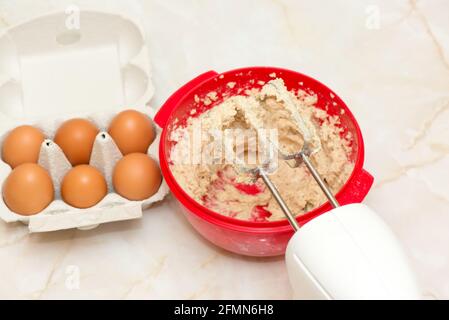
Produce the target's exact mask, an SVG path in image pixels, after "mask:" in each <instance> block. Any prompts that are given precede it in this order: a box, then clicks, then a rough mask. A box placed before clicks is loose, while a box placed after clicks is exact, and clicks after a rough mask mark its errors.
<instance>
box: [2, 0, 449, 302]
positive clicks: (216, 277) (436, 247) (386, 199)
mask: <svg viewBox="0 0 449 320" xmlns="http://www.w3.org/2000/svg"><path fill="white" fill-rule="evenodd" d="M69 3H76V4H78V5H79V6H80V7H81V8H87V7H91V6H93V5H94V6H103V7H106V8H108V9H110V10H120V11H122V12H123V11H125V12H126V11H128V12H132V13H136V14H138V15H139V16H140V18H141V19H142V21H143V22H144V25H145V29H146V32H147V33H148V35H149V37H150V54H151V57H152V64H153V70H154V78H153V80H154V83H155V86H156V95H155V97H154V99H153V101H152V105H154V106H157V105H160V104H161V103H162V102H163V101H164V100H165V99H166V98H167V97H168V95H169V94H170V93H171V92H173V91H174V90H175V89H176V88H178V87H179V86H180V85H182V84H183V83H184V82H186V81H188V80H189V79H191V78H192V77H194V76H195V75H197V74H199V73H201V72H203V71H206V70H208V69H215V70H217V71H224V70H227V69H231V68H235V67H240V66H248V65H274V66H281V67H286V68H290V69H294V70H298V71H301V72H304V73H306V74H310V75H311V76H314V77H316V78H318V79H320V80H321V81H323V82H324V83H326V84H328V85H329V86H330V87H331V88H333V89H334V90H335V91H336V92H337V93H339V95H340V96H341V97H342V98H343V99H344V100H345V101H346V102H347V104H348V105H349V107H350V108H351V110H352V111H353V113H354V114H355V116H356V117H357V119H358V121H359V123H360V125H361V127H362V130H363V133H364V138H365V142H366V166H365V167H366V168H367V169H368V170H369V171H370V172H371V173H372V174H373V175H374V176H375V178H376V182H375V186H374V187H373V189H372V190H371V192H370V193H369V195H368V197H367V198H366V201H365V202H366V203H367V204H368V205H370V206H372V207H373V208H374V209H376V210H377V211H378V212H379V213H380V214H381V215H382V217H383V218H384V219H385V220H386V222H387V223H388V224H389V225H390V226H391V228H392V229H393V230H394V231H395V233H396V234H397V236H398V237H399V239H400V240H401V242H402V243H403V245H404V247H405V249H406V251H407V253H408V254H409V256H410V259H411V261H412V265H413V267H414V270H415V271H416V273H417V275H418V278H419V280H420V282H421V285H422V291H423V295H424V296H425V297H427V298H437V299H448V298H449V250H448V245H449V170H448V167H449V156H448V153H449V19H448V12H449V1H446V0H421V1H391V0H384V1H376V0H363V1H360V0H352V1H350V0H339V1H334V0H328V1H324V0H322V1H312V0H308V1H307V0H296V1H295V0H290V1H289V0H277V1H274V0H273V1H269V0H258V1H206V0H197V1H184V0H177V1H173V0H169V1H165V0H159V1H143V0H142V1H130V0H128V1H119V0H116V1H75V0H74V1H70V2H69V1H56V0H54V1H32V0H20V1H18V0H0V28H6V27H8V26H9V25H12V24H15V23H17V22H19V21H22V20H24V19H26V18H28V17H31V16H33V15H36V14H41V13H45V12H48V11H53V10H56V9H64V8H65V7H66V6H67V5H68V4H69ZM377 18H378V19H377ZM78 278H79V279H78ZM77 280H79V282H77ZM78 284H79V285H78ZM290 297H291V289H290V287H289V284H288V280H287V275H286V270H285V265H284V262H283V259H282V258H272V259H255V258H245V257H241V256H237V255H233V254H229V253H226V252H224V251H222V250H219V249H217V248H216V247H214V246H212V245H210V244H209V243H207V242H206V241H204V240H203V239H202V238H201V237H200V236H198V235H197V234H196V233H195V232H194V231H193V229H192V228H191V227H190V226H189V224H188V223H187V222H186V220H185V219H184V218H183V216H182V215H181V213H180V212H179V211H178V209H177V207H176V204H175V203H174V201H173V199H167V200H166V201H164V203H162V204H159V205H157V206H155V207H153V208H152V209H151V210H150V211H148V212H146V214H145V215H144V217H143V219H141V220H137V221H128V222H119V223H112V224H108V225H102V226H100V227H99V228H97V229H94V230H91V231H79V230H68V231H62V232H54V233H48V234H31V235H30V234H28V231H27V228H26V226H24V225H21V224H12V225H6V224H5V223H3V222H0V298H42V299H46V298H144V299H152V298H218V299H220V298H268V299H271V298H273V299H277V298H290Z"/></svg>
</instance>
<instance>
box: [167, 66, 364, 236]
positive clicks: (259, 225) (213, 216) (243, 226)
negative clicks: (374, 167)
mask: <svg viewBox="0 0 449 320" xmlns="http://www.w3.org/2000/svg"><path fill="white" fill-rule="evenodd" d="M257 69H265V70H267V71H268V72H269V73H271V72H279V73H282V72H285V73H291V74H295V75H297V76H298V77H300V78H302V79H307V80H308V81H311V82H315V83H316V84H318V85H319V86H322V87H324V88H325V89H326V90H327V91H328V92H330V93H332V94H333V95H334V96H335V97H334V100H336V101H337V102H338V104H339V105H340V106H341V107H342V108H344V109H345V113H346V116H347V117H349V119H350V120H351V122H352V123H353V125H354V128H355V133H356V136H357V142H358V143H357V145H358V150H357V158H356V160H355V162H354V168H353V170H352V173H351V175H350V176H349V178H348V180H347V181H346V183H345V184H344V185H343V186H342V188H341V189H340V191H339V192H338V193H337V194H336V198H337V199H338V198H339V195H340V194H343V193H344V192H345V189H347V187H348V186H349V185H350V184H351V182H352V180H353V178H354V177H355V176H356V175H357V174H358V173H359V172H360V171H361V170H362V168H363V162H364V156H365V147H364V142H363V137H362V133H361V130H360V127H359V125H358V123H357V121H356V119H355V117H354V115H353V114H352V113H351V111H350V110H349V108H348V106H347V105H346V103H345V102H344V101H343V100H342V99H341V98H340V97H339V96H338V95H337V94H336V93H335V92H333V91H332V90H331V89H330V88H329V87H327V86H326V85H324V84H323V83H321V82H320V81H318V80H316V79H314V78H312V77H310V76H307V75H305V74H302V73H300V72H296V71H293V70H289V69H283V68H277V67H245V68H238V69H233V70H229V71H226V72H223V73H217V75H216V76H214V77H212V78H210V79H208V80H206V81H204V82H202V83H199V84H198V85H197V86H195V87H194V88H192V89H191V90H189V91H188V92H187V93H186V94H185V95H183V96H182V97H181V98H180V99H179V100H178V101H177V102H176V107H174V108H173V111H172V112H171V114H170V116H169V117H168V120H167V122H166V123H167V124H166V126H165V127H167V125H168V124H170V123H171V122H172V121H171V120H172V116H173V113H174V111H175V109H176V108H177V106H179V105H180V104H181V103H182V102H183V101H184V99H185V98H186V97H187V96H190V95H191V94H192V92H195V91H196V90H198V88H199V87H201V86H203V85H205V84H206V83H208V82H209V81H213V80H214V79H215V78H216V77H220V76H221V75H223V76H226V75H227V74H236V73H241V72H249V71H253V70H257ZM166 138H167V130H165V128H163V130H162V133H161V137H160V145H159V161H160V166H161V171H162V174H163V176H164V178H165V180H166V182H167V184H168V186H169V188H170V190H171V191H172V192H173V194H174V196H175V198H176V199H178V200H179V201H180V202H181V204H182V205H183V206H184V207H185V208H186V209H187V210H189V211H190V212H192V213H194V214H195V215H196V216H198V217H199V218H201V219H203V220H206V221H208V222H210V223H212V224H214V225H217V226H221V227H224V228H227V229H233V230H236V231H243V232H252V233H268V232H283V231H285V232H287V231H291V230H292V227H291V226H290V224H289V222H288V220H287V219H282V220H277V221H269V222H253V221H247V220H240V219H236V218H232V217H228V216H225V215H222V214H219V213H217V212H215V211H213V210H210V209H209V208H207V207H205V206H203V205H202V204H200V203H198V202H197V201H195V200H194V199H193V198H191V197H190V196H189V195H188V194H187V192H185V191H184V190H183V189H182V188H181V186H180V185H179V184H178V183H177V182H176V179H175V177H174V176H173V174H172V172H171V170H170V167H169V165H168V162H167V159H166V150H165V140H166ZM330 209H332V207H331V206H330V204H329V203H328V202H325V203H324V204H322V205H321V206H319V207H317V208H315V209H313V210H312V211H309V212H307V213H304V214H302V215H300V216H297V217H296V220H297V221H298V223H299V224H300V225H304V224H305V223H306V222H308V221H310V220H312V219H313V218H315V217H317V216H319V215H321V214H323V213H325V212H327V211H329V210H330Z"/></svg>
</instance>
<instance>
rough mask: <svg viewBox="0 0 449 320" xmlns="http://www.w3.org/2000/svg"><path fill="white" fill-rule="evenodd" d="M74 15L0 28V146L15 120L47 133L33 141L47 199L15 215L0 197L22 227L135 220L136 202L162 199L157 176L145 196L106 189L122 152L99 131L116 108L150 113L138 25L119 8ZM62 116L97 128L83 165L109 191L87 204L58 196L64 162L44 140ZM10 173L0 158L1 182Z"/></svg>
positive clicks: (3, 211) (4, 213) (0, 212)
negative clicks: (154, 188)
mask: <svg viewBox="0 0 449 320" xmlns="http://www.w3.org/2000/svg"><path fill="white" fill-rule="evenodd" d="M78 17H79V21H78V22H79V23H77V21H74V19H75V20H76V19H77V16H76V15H75V16H73V13H70V14H66V13H65V12H58V13H53V14H49V15H45V16H40V17H37V18H35V19H32V20H29V21H27V22H24V23H22V24H20V25H17V26H13V27H10V28H8V29H7V30H6V31H4V32H3V33H0V144H1V143H2V142H3V140H4V138H5V136H6V135H7V134H8V132H9V131H10V130H12V129H13V128H15V127H16V126H19V125H22V124H29V125H33V126H35V127H37V128H40V129H41V130H42V131H43V132H44V133H45V135H46V136H47V137H48V138H49V139H48V140H45V141H44V142H43V144H42V146H41V151H40V156H39V163H40V164H41V165H42V166H43V167H45V168H46V169H47V170H48V171H49V173H50V175H51V177H52V180H53V183H54V186H55V200H54V201H53V202H52V203H51V204H50V205H49V206H48V207H47V208H46V209H44V210H43V211H42V212H40V213H38V214H36V215H33V216H22V215H18V214H16V213H14V212H12V211H11V210H9V208H8V207H7V206H6V205H5V203H4V202H3V200H2V199H1V200H0V218H1V219H3V220H4V221H6V222H14V221H22V222H25V223H27V224H28V226H29V230H30V232H45V231H54V230H60V229H69V228H80V229H88V228H92V227H95V226H97V225H99V224H101V223H106V222H111V221H120V220H128V219H135V218H140V217H141V216H142V210H143V208H146V207H148V206H149V205H150V204H152V203H154V202H156V201H159V200H162V199H163V198H164V197H165V195H167V193H168V191H169V189H168V186H167V185H166V183H165V181H163V182H162V184H161V186H160V188H159V190H158V192H157V193H156V194H154V195H153V196H152V197H150V198H149V199H146V200H144V201H129V200H127V199H125V198H123V197H121V196H119V195H118V194H116V193H114V192H113V191H114V190H113V187H112V182H111V175H112V170H113V168H114V165H115V163H116V162H117V161H118V160H119V159H120V158H121V156H122V155H121V153H120V151H119V150H118V148H117V146H116V145H115V143H114V142H113V140H112V139H111V137H110V136H109V135H108V134H107V128H108V125H109V123H110V121H111V119H112V118H113V117H114V116H115V115H116V114H117V113H119V112H120V111H121V110H124V109H136V110H139V111H141V112H143V113H145V114H147V115H148V116H149V117H151V118H153V116H154V111H153V110H152V109H151V108H149V107H147V106H146V105H147V103H148V102H149V101H150V99H151V97H152V96H153V93H154V88H153V85H152V82H151V70H150V64H149V59H148V53H147V49H146V43H145V37H144V33H143V31H142V28H141V27H140V26H139V24H138V23H137V22H136V21H134V20H133V19H131V18H130V17H125V16H123V15H121V14H111V13H105V12H99V11H80V12H79V14H78ZM73 26H76V28H72V27H73ZM78 26H79V28H78ZM70 118H86V119H88V120H91V121H92V122H94V123H95V124H96V125H97V127H98V128H99V129H100V130H101V132H100V133H99V134H98V135H97V137H96V141H95V144H94V148H93V151H92V156H91V160H90V164H91V165H93V166H95V167H97V168H98V169H99V170H100V171H101V172H102V173H103V174H104V176H105V178H106V181H107V184H108V191H109V193H108V194H107V196H106V197H105V198H104V199H103V200H102V201H100V202H99V203H98V204H97V205H95V206H93V207H91V208H88V209H77V208H74V207H72V206H70V205H68V204H66V203H65V202H63V201H62V200H61V196H60V183H61V180H62V177H63V176H64V175H65V173H66V172H67V171H68V170H69V169H70V168H71V165H70V163H69V162H68V160H67V159H66V157H65V156H64V153H63V152H62V150H61V149H60V148H59V146H57V145H56V144H55V143H54V142H53V141H52V140H51V139H52V138H53V137H54V133H55V131H56V130H57V128H58V127H59V126H60V125H61V123H62V122H63V121H65V120H67V119H70ZM155 126H156V125H155ZM156 131H157V133H158V134H157V138H156V140H155V141H154V142H153V143H152V144H151V146H150V148H149V150H148V154H149V155H150V156H152V157H153V158H155V159H156V160H159V155H158V146H159V141H158V140H159V137H160V131H161V130H160V128H156ZM10 172H11V168H10V167H9V165H8V164H6V163H5V162H3V161H2V160H0V184H1V185H3V182H4V180H5V179H6V177H7V176H8V175H9V173H10Z"/></svg>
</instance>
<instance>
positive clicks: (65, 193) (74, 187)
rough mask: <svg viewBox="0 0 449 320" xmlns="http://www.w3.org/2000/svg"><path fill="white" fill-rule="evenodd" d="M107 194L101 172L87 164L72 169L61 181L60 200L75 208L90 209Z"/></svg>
mask: <svg viewBox="0 0 449 320" xmlns="http://www.w3.org/2000/svg"><path fill="white" fill-rule="evenodd" d="M107 193H108V187H107V185H106V180H105V179H104V177H103V175H102V174H101V172H100V171H98V170H97V169H96V168H94V167H92V166H89V165H87V164H81V165H78V166H76V167H74V168H72V169H71V170H70V171H69V172H68V173H67V174H66V175H65V176H64V178H63V179H62V184H61V196H62V199H63V200H64V201H65V202H66V203H68V204H70V205H71V206H73V207H76V208H89V207H92V206H94V205H96V204H97V203H98V202H100V201H101V199H103V198H104V196H105V195H106V194H107Z"/></svg>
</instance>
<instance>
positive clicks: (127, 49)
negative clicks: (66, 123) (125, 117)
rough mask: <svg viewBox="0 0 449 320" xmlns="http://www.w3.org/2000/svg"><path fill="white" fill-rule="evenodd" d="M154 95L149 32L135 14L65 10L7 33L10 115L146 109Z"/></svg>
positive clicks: (3, 65)
mask: <svg viewBox="0 0 449 320" xmlns="http://www.w3.org/2000/svg"><path fill="white" fill-rule="evenodd" d="M78 17H79V19H78ZM74 19H75V20H74ZM153 93H154V88H153V85H152V82H151V74H150V67H149V61H148V53H147V49H146V46H145V38H144V33H143V32H142V29H141V28H140V26H139V25H138V24H137V23H136V22H135V21H132V20H131V19H130V18H127V17H124V16H122V15H115V14H109V13H102V12H95V11H80V12H79V15H78V16H75V17H73V16H69V15H67V14H66V13H64V12H60V13H54V14H49V15H45V16H41V17H38V18H35V19H32V20H29V21H27V22H25V23H22V24H20V25H18V26H13V27H11V28H9V29H7V30H6V31H5V32H4V33H3V34H0V114H1V116H2V118H5V119H2V120H6V121H7V120H8V119H10V120H13V121H14V120H16V121H17V120H20V121H24V120H27V119H32V120H39V119H41V118H46V117H49V116H52V117H54V116H58V115H69V114H80V113H81V114H82V113H85V112H89V113H91V112H97V111H99V112H101V111H107V110H109V111H110V110H112V109H116V110H118V109H120V108H126V106H128V107H129V106H131V107H133V108H134V107H137V108H139V107H140V108H143V107H144V106H145V104H146V103H147V102H148V101H149V100H150V99H151V97H152V96H153ZM2 122H4V121H2Z"/></svg>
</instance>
